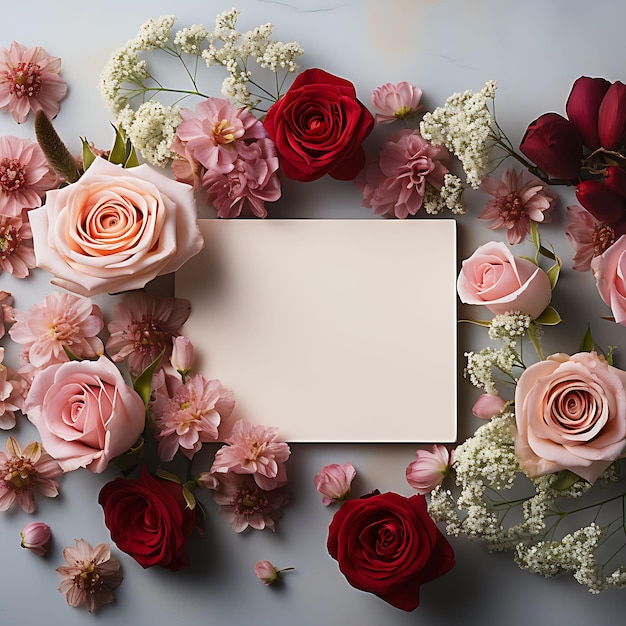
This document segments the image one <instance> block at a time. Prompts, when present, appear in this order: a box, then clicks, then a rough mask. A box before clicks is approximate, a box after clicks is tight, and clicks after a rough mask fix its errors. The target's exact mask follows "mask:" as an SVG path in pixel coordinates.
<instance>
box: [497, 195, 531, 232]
mask: <svg viewBox="0 0 626 626" xmlns="http://www.w3.org/2000/svg"><path fill="white" fill-rule="evenodd" d="M495 203H496V207H497V209H498V217H499V218H500V219H501V220H502V222H503V223H504V225H505V226H506V227H507V228H512V227H513V226H516V225H517V224H518V223H519V221H520V220H521V219H522V218H523V217H525V216H526V208H525V207H524V203H523V202H522V199H521V198H520V197H519V194H518V193H517V192H515V191H513V192H511V193H510V194H508V195H506V196H504V197H502V198H497V199H496V202H495Z"/></svg>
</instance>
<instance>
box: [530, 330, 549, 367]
mask: <svg viewBox="0 0 626 626" xmlns="http://www.w3.org/2000/svg"><path fill="white" fill-rule="evenodd" d="M538 331H539V327H538V326H537V324H535V322H531V324H530V327H529V328H528V337H529V339H530V342H531V343H532V344H533V348H535V352H536V353H537V356H538V357H539V359H540V360H541V361H545V360H546V357H545V356H544V354H543V349H542V348H541V344H540V343H539V332H538Z"/></svg>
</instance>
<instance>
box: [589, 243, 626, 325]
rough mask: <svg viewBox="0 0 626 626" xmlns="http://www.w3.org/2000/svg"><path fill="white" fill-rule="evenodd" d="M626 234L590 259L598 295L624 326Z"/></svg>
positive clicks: (625, 312) (625, 319) (625, 304)
mask: <svg viewBox="0 0 626 626" xmlns="http://www.w3.org/2000/svg"><path fill="white" fill-rule="evenodd" d="M625 253H626V235H622V236H621V237H620V238H619V239H618V240H617V241H616V242H615V243H614V244H613V245H611V246H609V247H608V248H607V249H606V250H605V251H604V252H603V253H602V254H600V255H599V256H596V257H594V258H593V259H592V261H591V271H592V272H593V275H594V278H595V279H596V287H597V288H598V293H599V294H600V297H601V298H602V300H603V301H604V302H605V304H608V305H609V306H610V307H611V311H612V312H613V317H614V318H615V321H616V322H617V323H618V324H621V325H622V326H626V254H625Z"/></svg>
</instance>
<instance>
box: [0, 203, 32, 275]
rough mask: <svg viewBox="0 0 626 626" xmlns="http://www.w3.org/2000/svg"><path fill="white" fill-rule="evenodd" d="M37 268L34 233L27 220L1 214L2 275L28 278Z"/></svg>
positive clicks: (0, 268) (0, 265) (0, 251)
mask: <svg viewBox="0 0 626 626" xmlns="http://www.w3.org/2000/svg"><path fill="white" fill-rule="evenodd" d="M35 266H36V260H35V251H34V250H33V233H32V231H31V229H30V224H29V223H28V219H27V218H22V217H21V216H9V215H2V214H0V273H2V270H5V271H6V272H9V274H12V275H13V276H15V277H16V278H26V276H28V274H29V273H30V270H31V269H33V268H34V267H35Z"/></svg>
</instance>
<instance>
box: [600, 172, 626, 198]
mask: <svg viewBox="0 0 626 626" xmlns="http://www.w3.org/2000/svg"><path fill="white" fill-rule="evenodd" d="M604 184H605V185H606V186H607V187H608V188H609V189H612V190H613V191H615V192H616V193H618V194H619V195H620V196H622V198H626V172H625V171H624V170H623V169H622V168H621V167H617V165H611V166H610V167H608V168H607V170H606V174H605V175H604Z"/></svg>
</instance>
